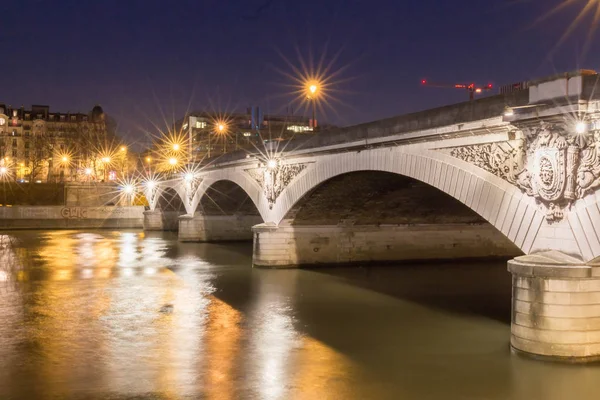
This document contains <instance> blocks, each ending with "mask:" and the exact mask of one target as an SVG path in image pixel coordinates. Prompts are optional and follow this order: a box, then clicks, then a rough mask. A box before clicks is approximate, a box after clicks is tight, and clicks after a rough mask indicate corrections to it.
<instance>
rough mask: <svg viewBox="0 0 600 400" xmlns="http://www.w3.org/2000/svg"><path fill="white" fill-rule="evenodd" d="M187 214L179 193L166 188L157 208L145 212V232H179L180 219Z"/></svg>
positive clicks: (161, 194)
mask: <svg viewBox="0 0 600 400" xmlns="http://www.w3.org/2000/svg"><path fill="white" fill-rule="evenodd" d="M183 214H185V206H184V204H183V201H182V200H181V197H180V196H179V194H178V193H177V191H176V190H175V189H173V188H166V189H165V190H163V191H162V192H161V193H160V197H159V198H158V201H157V204H156V208H155V209H154V210H147V211H144V230H145V231H177V230H178V229H179V217H180V216H181V215H183Z"/></svg>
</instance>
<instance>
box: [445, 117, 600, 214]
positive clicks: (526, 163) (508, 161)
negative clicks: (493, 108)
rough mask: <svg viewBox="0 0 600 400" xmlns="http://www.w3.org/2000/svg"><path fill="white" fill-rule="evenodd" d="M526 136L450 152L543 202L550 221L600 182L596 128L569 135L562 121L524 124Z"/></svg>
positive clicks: (599, 159) (456, 148) (599, 184)
mask: <svg viewBox="0 0 600 400" xmlns="http://www.w3.org/2000/svg"><path fill="white" fill-rule="evenodd" d="M523 133H524V135H525V139H519V140H510V141H505V142H498V143H487V144H480V145H472V146H464V147H455V148H450V149H449V150H450V155H452V156H453V157H456V158H459V159H461V160H463V161H467V162H469V163H472V164H475V165H477V166H478V167H480V168H483V169H485V170H486V171H488V172H491V173H493V174H494V175H496V176H498V177H500V178H502V179H504V180H506V181H508V182H510V183H512V184H513V185H515V186H517V187H518V188H520V189H521V190H522V191H523V192H525V193H526V194H527V195H529V196H533V197H535V199H536V200H537V201H538V202H539V203H540V204H543V205H544V206H545V208H546V219H547V220H548V221H550V222H552V221H556V220H560V219H562V218H563V210H564V209H565V207H569V206H570V205H571V203H572V202H573V201H574V200H576V199H580V198H583V197H584V196H585V195H586V194H588V193H590V192H592V191H593V190H594V189H596V188H598V187H600V157H599V155H600V154H599V151H598V147H599V146H600V138H599V137H598V132H597V131H596V132H594V133H590V132H586V133H582V134H573V135H568V134H567V132H566V130H565V129H564V124H550V123H547V122H544V121H542V122H540V124H539V125H537V126H535V127H525V128H523Z"/></svg>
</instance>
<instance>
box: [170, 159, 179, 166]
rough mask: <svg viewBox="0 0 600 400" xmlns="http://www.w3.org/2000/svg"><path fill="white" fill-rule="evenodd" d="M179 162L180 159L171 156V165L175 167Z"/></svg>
mask: <svg viewBox="0 0 600 400" xmlns="http://www.w3.org/2000/svg"><path fill="white" fill-rule="evenodd" d="M178 162H179V161H178V160H177V159H176V158H175V157H171V158H169V165H171V166H172V167H173V168H175V166H176V165H177V163H178Z"/></svg>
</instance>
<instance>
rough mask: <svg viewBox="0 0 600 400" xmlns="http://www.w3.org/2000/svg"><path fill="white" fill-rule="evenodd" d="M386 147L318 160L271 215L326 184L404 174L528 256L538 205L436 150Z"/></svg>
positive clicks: (539, 217)
mask: <svg viewBox="0 0 600 400" xmlns="http://www.w3.org/2000/svg"><path fill="white" fill-rule="evenodd" d="M402 150H403V151H401V150H400V149H398V148H382V149H376V150H370V151H365V152H352V153H350V152H348V153H341V154H333V155H332V154H330V155H328V156H326V157H319V158H317V159H316V160H315V162H313V163H312V164H311V165H309V167H308V168H306V169H305V170H304V171H303V172H302V173H301V174H299V175H298V176H297V177H296V179H294V180H292V181H291V182H290V184H289V185H288V187H286V188H285V190H284V191H283V192H282V193H281V195H280V196H279V198H278V199H277V201H276V203H275V205H274V207H273V209H272V210H270V211H271V212H270V213H269V215H268V217H269V219H265V221H272V222H274V223H275V224H279V223H280V222H281V221H282V220H283V219H284V218H285V216H286V214H288V212H289V211H290V210H291V209H292V207H294V205H296V203H297V202H298V201H300V200H301V199H302V198H303V197H304V196H305V195H306V194H307V193H309V192H310V191H311V190H313V189H314V188H316V187H317V186H319V185H320V184H322V183H323V182H325V181H327V180H329V179H331V178H333V177H335V176H338V175H342V174H346V173H349V172H358V171H382V172H391V173H395V174H400V175H404V176H407V177H410V178H413V179H416V180H418V181H421V182H424V183H426V184H428V185H430V186H433V187H435V188H437V189H439V190H441V191H442V192H445V193H447V194H448V195H450V196H451V197H453V198H455V199H457V200H459V201H460V202H462V203H463V204H465V205H466V206H467V207H469V208H470V209H472V210H473V211H475V212H476V213H477V214H479V215H480V216H481V217H482V218H483V219H485V220H486V221H487V222H489V223H490V224H491V225H492V226H494V227H495V228H496V229H497V230H499V231H500V232H502V233H503V234H504V235H505V236H506V237H507V238H508V239H509V240H510V241H511V242H513V243H514V244H515V245H516V246H517V247H518V248H519V249H520V250H521V251H523V252H524V253H526V254H527V253H528V252H529V250H530V249H531V247H532V245H533V242H534V239H535V237H536V234H537V232H538V230H539V228H540V226H541V224H542V222H543V220H544V213H543V212H541V211H540V210H539V208H538V206H537V205H536V204H535V201H534V200H533V199H532V198H529V197H527V196H525V195H523V194H522V193H521V192H520V191H519V190H518V189H517V188H516V187H514V186H513V185H511V184H510V183H509V182H506V181H504V180H502V179H501V178H498V177H496V176H495V175H493V174H491V173H489V172H487V171H485V170H483V169H480V168H478V167H476V166H474V165H471V164H468V163H466V162H464V161H462V160H459V159H456V158H454V157H451V156H448V155H446V154H444V153H442V152H439V151H435V150H425V149H423V148H419V150H418V153H417V152H410V151H406V150H407V149H402Z"/></svg>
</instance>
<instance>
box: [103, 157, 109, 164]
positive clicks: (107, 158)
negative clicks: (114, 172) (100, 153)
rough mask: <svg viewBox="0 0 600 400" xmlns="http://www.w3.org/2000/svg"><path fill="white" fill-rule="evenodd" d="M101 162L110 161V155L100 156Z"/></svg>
mask: <svg viewBox="0 0 600 400" xmlns="http://www.w3.org/2000/svg"><path fill="white" fill-rule="evenodd" d="M102 162H103V163H109V162H110V157H102Z"/></svg>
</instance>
